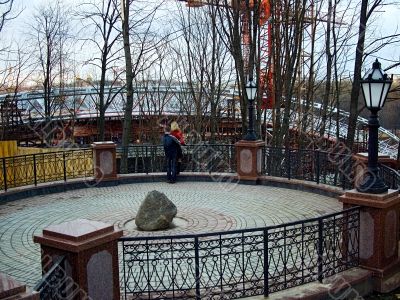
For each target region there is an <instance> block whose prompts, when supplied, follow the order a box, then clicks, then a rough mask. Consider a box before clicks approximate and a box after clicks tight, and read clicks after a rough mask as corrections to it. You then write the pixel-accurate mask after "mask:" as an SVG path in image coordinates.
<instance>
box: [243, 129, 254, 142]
mask: <svg viewBox="0 0 400 300" xmlns="http://www.w3.org/2000/svg"><path fill="white" fill-rule="evenodd" d="M244 140H245V141H256V140H257V136H256V134H255V133H254V131H250V132H247V134H246V136H245V137H244Z"/></svg>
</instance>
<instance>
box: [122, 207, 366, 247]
mask: <svg viewBox="0 0 400 300" xmlns="http://www.w3.org/2000/svg"><path fill="white" fill-rule="evenodd" d="M359 209H360V206H353V207H350V208H347V209H344V210H341V211H338V212H334V213H330V214H326V215H322V216H318V217H313V218H308V219H303V220H299V221H293V222H287V223H282V224H278V225H270V226H265V227H254V228H246V229H236V230H226V231H214V232H205V233H192V234H175V235H171V236H168V235H152V236H123V237H120V238H119V239H118V240H119V241H125V242H128V241H144V240H146V241H152V240H163V239H170V238H171V237H173V238H176V239H187V238H196V237H197V238H202V237H210V236H218V235H229V234H241V233H245V232H246V233H247V232H255V231H260V230H273V229H278V228H282V227H290V226H297V225H301V224H304V223H312V222H315V221H318V220H320V219H329V218H334V217H336V216H339V215H341V214H345V213H351V212H354V211H358V210H359Z"/></svg>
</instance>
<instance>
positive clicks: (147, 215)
mask: <svg viewBox="0 0 400 300" xmlns="http://www.w3.org/2000/svg"><path fill="white" fill-rule="evenodd" d="M176 213H177V209H176V206H175V204H173V203H172V202H171V200H169V199H168V198H167V196H165V195H164V194H163V193H160V192H158V191H151V192H149V193H148V194H147V196H146V198H145V199H144V200H143V202H142V204H141V205H140V207H139V211H138V213H137V215H136V218H135V223H136V226H137V227H138V228H139V229H141V230H145V231H153V230H161V229H167V228H169V227H170V226H171V223H172V219H173V218H174V217H175V216H176Z"/></svg>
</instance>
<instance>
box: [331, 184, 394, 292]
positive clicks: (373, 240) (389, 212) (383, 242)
mask: <svg viewBox="0 0 400 300" xmlns="http://www.w3.org/2000/svg"><path fill="white" fill-rule="evenodd" d="M339 200H340V201H341V202H342V203H343V208H344V209H346V208H349V207H352V206H361V211H360V266H361V267H363V268H365V269H368V270H371V271H373V274H374V275H373V282H374V290H376V291H379V292H382V293H386V292H390V291H392V290H394V289H396V288H397V287H399V286H400V260H399V253H398V250H399V249H398V244H399V212H400V196H399V192H398V191H395V190H389V192H387V193H384V194H367V193H360V192H358V191H356V190H351V191H347V192H346V193H345V194H344V195H343V196H340V198H339Z"/></svg>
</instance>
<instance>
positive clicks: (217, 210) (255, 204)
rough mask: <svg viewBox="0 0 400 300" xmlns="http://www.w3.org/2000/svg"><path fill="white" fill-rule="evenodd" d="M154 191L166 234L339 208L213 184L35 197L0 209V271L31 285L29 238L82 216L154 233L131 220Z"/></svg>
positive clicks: (326, 201) (316, 199) (33, 255)
mask: <svg viewBox="0 0 400 300" xmlns="http://www.w3.org/2000/svg"><path fill="white" fill-rule="evenodd" d="M154 189H157V190H159V191H161V192H163V193H165V194H166V195H167V196H168V197H169V198H170V199H171V200H172V201H173V202H174V203H175V204H176V206H177V207H178V215H177V218H176V221H175V225H176V227H175V228H173V229H170V230H168V231H166V232H165V234H172V233H191V232H210V231H223V230H230V229H240V228H252V227H263V226H268V225H274V224H281V223H284V222H290V221H295V220H300V219H305V218H309V217H315V216H319V215H323V214H328V213H331V212H335V211H339V210H341V208H342V206H341V204H340V203H339V202H338V201H337V200H336V199H334V198H329V197H325V196H320V195H317V194H312V193H307V192H301V191H296V190H289V189H282V188H273V187H266V186H254V185H235V184H222V185H221V183H214V182H182V183H177V184H175V185H170V184H167V183H136V184H129V185H119V186H115V187H103V188H87V189H80V190H75V191H69V192H66V193H57V194H51V195H45V196H36V197H31V198H29V199H24V200H19V201H14V202H9V203H5V204H2V205H0V272H3V273H6V274H8V275H11V276H13V277H14V278H16V279H17V280H19V281H22V282H25V283H27V284H28V285H31V286H32V285H34V284H35V283H36V282H37V280H39V279H40V276H41V271H40V249H39V246H38V245H36V244H34V243H33V241H32V237H33V235H34V234H39V233H41V231H42V229H43V228H45V227H46V226H48V225H50V224H58V223H61V222H64V221H69V220H73V219H76V218H87V219H92V220H98V221H103V222H107V223H113V224H115V225H116V226H117V227H118V228H121V229H123V230H124V232H125V234H126V235H143V234H154V233H144V232H139V231H137V230H136V227H135V225H134V221H133V219H134V217H135V214H136V211H137V209H138V207H139V205H140V202H141V201H142V200H143V199H144V197H145V196H146V194H147V193H148V192H149V191H151V190H154ZM156 234H157V235H159V234H160V232H157V233H156Z"/></svg>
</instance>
